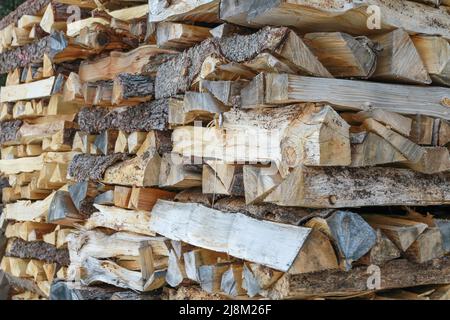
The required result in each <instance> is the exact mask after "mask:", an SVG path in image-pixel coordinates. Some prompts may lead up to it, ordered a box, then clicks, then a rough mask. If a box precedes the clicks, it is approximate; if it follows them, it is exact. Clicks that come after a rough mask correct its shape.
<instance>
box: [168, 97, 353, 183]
mask: <svg viewBox="0 0 450 320" xmlns="http://www.w3.org/2000/svg"><path fill="white" fill-rule="evenodd" d="M222 128H223V129H226V131H224V130H223V129H217V128H201V127H180V128H176V129H175V130H174V132H173V134H172V140H173V152H177V153H180V154H182V155H183V156H186V157H192V156H194V157H200V158H202V157H203V158H212V159H217V160H224V161H225V162H226V163H245V162H247V161H248V162H251V163H260V162H262V163H267V162H270V161H272V162H273V163H275V164H276V166H277V167H278V168H279V169H280V173H281V175H282V176H285V175H286V174H287V168H293V167H296V166H298V165H300V164H305V165H311V166H333V165H343V166H345V165H348V164H350V160H351V159H350V140H349V131H348V128H349V126H348V124H347V123H346V122H345V121H344V120H343V119H342V118H340V117H339V115H338V114H337V113H336V112H335V111H334V110H333V109H332V108H331V107H329V106H325V107H319V106H317V107H316V106H315V105H313V104H310V105H293V106H288V107H283V108H260V109H255V110H245V111H243V110H239V109H233V110H231V111H230V112H226V113H224V114H223V124H222Z"/></svg>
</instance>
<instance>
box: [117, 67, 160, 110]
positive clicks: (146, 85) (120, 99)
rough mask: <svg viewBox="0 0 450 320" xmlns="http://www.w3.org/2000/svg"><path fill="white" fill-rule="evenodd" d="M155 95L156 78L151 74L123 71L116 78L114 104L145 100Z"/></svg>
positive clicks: (128, 103)
mask: <svg viewBox="0 0 450 320" xmlns="http://www.w3.org/2000/svg"><path fill="white" fill-rule="evenodd" d="M153 96H154V78H153V77H151V76H146V75H134V74H129V73H122V74H119V75H118V76H117V77H116V78H115V79H114V86H113V92H112V100H111V102H112V104H113V105H122V104H127V105H130V104H135V103H140V102H145V101H148V100H150V99H151V98H152V97H153Z"/></svg>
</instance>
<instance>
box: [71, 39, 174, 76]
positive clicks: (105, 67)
mask: <svg viewBox="0 0 450 320" xmlns="http://www.w3.org/2000/svg"><path fill="white" fill-rule="evenodd" d="M170 53H173V51H170V50H165V49H159V48H155V47H154V46H141V47H139V48H137V49H135V50H133V51H130V52H125V53H123V52H116V51H113V52H111V53H110V55H109V56H108V57H105V58H101V59H98V60H94V61H84V62H82V63H81V65H80V70H79V73H78V75H79V77H80V80H81V82H94V81H99V80H113V79H114V78H115V77H116V76H118V75H119V74H121V73H131V74H139V73H142V71H143V67H144V66H145V65H146V64H147V63H149V61H150V59H151V57H153V56H155V55H159V54H170Z"/></svg>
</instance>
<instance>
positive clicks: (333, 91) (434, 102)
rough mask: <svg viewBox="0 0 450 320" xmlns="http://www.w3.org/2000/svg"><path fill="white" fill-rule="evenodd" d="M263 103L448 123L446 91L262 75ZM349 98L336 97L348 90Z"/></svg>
mask: <svg viewBox="0 0 450 320" xmlns="http://www.w3.org/2000/svg"><path fill="white" fill-rule="evenodd" d="M261 84H265V89H264V88H262V90H263V91H262V92H264V93H265V97H264V98H265V100H264V103H265V104H267V105H277V104H288V103H298V102H327V103H330V104H332V105H334V106H336V107H337V108H339V109H343V110H357V111H361V110H366V109H367V108H368V106H371V107H372V108H382V109H385V110H388V111H391V112H397V113H401V114H414V115H415V114H422V115H426V116H433V117H441V118H444V119H450V111H449V110H448V109H449V108H448V107H446V106H445V103H444V102H445V101H446V100H445V99H447V98H448V96H449V94H450V91H449V89H447V88H440V87H420V86H408V85H399V84H385V83H375V82H369V81H353V80H342V79H326V78H312V77H303V76H297V75H289V74H266V75H265V82H261ZM350 88H351V92H352V95H351V97H349V96H348V95H344V94H342V95H341V94H340V93H343V92H348V90H350Z"/></svg>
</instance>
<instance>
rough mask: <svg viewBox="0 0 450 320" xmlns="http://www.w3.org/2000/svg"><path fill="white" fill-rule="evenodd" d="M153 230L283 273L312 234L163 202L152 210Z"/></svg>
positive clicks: (194, 205) (195, 205) (184, 204)
mask: <svg viewBox="0 0 450 320" xmlns="http://www.w3.org/2000/svg"><path fill="white" fill-rule="evenodd" d="M150 228H151V229H152V230H154V231H155V232H157V233H159V234H161V235H164V236H166V237H168V238H170V239H173V240H178V241H183V242H186V243H189V244H192V245H195V246H199V247H202V248H206V249H209V250H214V251H218V252H227V253H228V254H230V255H231V256H235V257H237V258H241V259H246V260H249V261H254V262H256V263H261V264H263V265H267V266H270V267H272V268H274V269H278V270H283V271H286V270H288V269H289V267H290V266H291V264H292V262H293V261H294V259H295V257H296V256H297V254H298V251H299V250H300V248H301V247H302V245H303V243H304V241H305V239H306V236H307V235H308V234H309V232H310V229H308V228H302V227H294V226H288V225H282V224H277V223H273V222H267V221H258V220H255V219H252V218H249V217H246V216H244V215H242V214H239V213H235V214H232V213H223V212H221V211H218V210H214V209H210V208H207V207H204V206H201V205H198V204H192V203H176V202H169V201H164V200H158V202H157V203H156V205H155V207H154V208H153V210H152V215H151V218H150ZM210 234H214V238H213V239H214V241H210V239H212V238H209V236H207V235H210ZM275 239H277V240H275ZM256 240H257V242H255V241H256ZM269 242H270V244H269Z"/></svg>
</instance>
